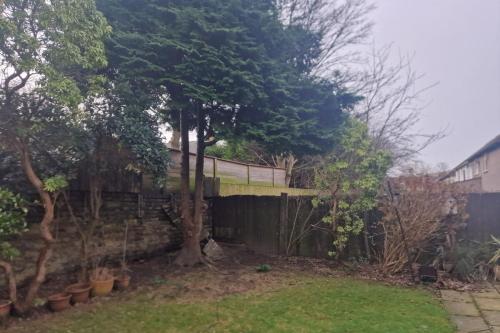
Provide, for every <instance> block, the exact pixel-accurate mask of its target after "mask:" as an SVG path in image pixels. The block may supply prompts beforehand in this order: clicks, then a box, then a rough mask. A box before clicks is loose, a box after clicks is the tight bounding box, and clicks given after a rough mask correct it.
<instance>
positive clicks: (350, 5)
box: [276, 0, 375, 79]
mask: <svg viewBox="0 0 500 333" xmlns="http://www.w3.org/2000/svg"><path fill="white" fill-rule="evenodd" d="M276 3H277V6H278V9H279V12H280V18H281V20H282V21H283V23H284V24H285V25H286V26H289V27H297V26H299V27H301V28H302V29H304V30H305V31H308V32H309V33H313V34H315V35H317V36H318V39H319V51H318V56H317V57H315V58H314V59H313V61H312V62H311V67H310V72H311V74H313V75H315V76H319V77H322V78H326V79H333V78H334V77H338V76H339V75H340V76H341V77H342V76H345V75H347V76H350V72H351V69H350V68H347V67H349V65H351V64H353V63H355V62H356V61H357V60H359V55H360V52H359V49H357V46H359V45H362V44H363V43H364V42H365V41H366V39H367V38H368V37H369V36H370V33H371V29H372V26H373V23H372V22H371V21H370V19H369V17H368V15H369V14H370V13H371V12H372V11H373V10H374V8H375V6H374V5H373V4H371V3H370V2H369V1H368V0H345V1H338V0H277V1H276ZM337 79H338V78H337Z"/></svg>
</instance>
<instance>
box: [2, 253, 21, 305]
mask: <svg viewBox="0 0 500 333" xmlns="http://www.w3.org/2000/svg"><path fill="white" fill-rule="evenodd" d="M0 268H2V269H3V271H4V274H5V285H6V286H7V288H8V291H9V299H10V301H11V302H12V303H14V304H16V303H17V285H16V277H15V275H14V271H13V270H12V265H11V264H10V263H9V262H7V261H3V260H0Z"/></svg>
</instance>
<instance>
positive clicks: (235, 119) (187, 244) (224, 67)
mask: <svg viewBox="0 0 500 333" xmlns="http://www.w3.org/2000/svg"><path fill="white" fill-rule="evenodd" d="M98 7H99V9H100V10H102V11H103V13H104V14H105V16H106V17H107V19H108V21H109V22H110V24H111V25H112V26H113V35H112V38H111V40H110V41H109V43H108V50H109V51H108V54H109V60H110V64H111V70H112V72H113V73H114V74H115V75H116V77H115V79H116V80H117V81H118V82H122V86H123V87H126V89H124V90H123V94H124V96H127V97H126V98H128V99H129V100H130V101H131V103H137V105H138V108H142V110H146V109H149V108H151V107H152V106H153V105H156V106H158V107H162V108H165V109H167V110H168V113H167V114H166V118H167V119H168V120H170V122H173V123H174V127H175V128H179V129H180V132H181V142H182V149H181V151H182V164H181V216H182V221H183V227H184V246H183V249H182V251H181V253H180V255H179V257H178V258H177V263H178V264H181V265H184V264H186V265H192V264H195V263H197V262H199V261H201V258H202V256H201V252H200V247H199V235H200V230H201V226H202V221H201V217H202V214H201V213H202V211H201V210H202V199H203V192H202V189H203V183H202V182H203V161H204V159H203V156H204V151H205V147H207V146H208V145H210V144H213V143H214V142H215V141H216V140H217V139H222V138H224V137H228V136H230V135H232V134H234V132H236V133H239V134H241V135H243V136H246V137H249V138H253V139H256V140H258V141H260V142H263V143H265V144H266V146H268V147H270V149H272V150H273V151H280V150H281V151H289V150H293V151H297V152H301V153H302V152H304V153H305V152H318V151H321V150H322V149H325V147H327V146H328V145H329V144H330V142H331V141H329V139H330V138H331V135H332V134H331V131H330V130H331V129H332V127H335V126H336V125H337V124H338V123H339V122H340V120H341V118H342V116H341V110H342V108H343V107H344V106H348V104H349V103H350V102H351V101H350V100H348V98H345V96H347V95H342V96H337V95H336V94H335V93H334V91H335V87H334V86H333V85H332V84H330V83H327V82H316V81H315V80H314V79H313V78H309V76H308V74H309V72H310V69H311V66H312V64H313V63H314V61H313V60H314V58H315V57H317V56H318V54H319V53H318V50H319V38H318V37H317V36H315V35H312V34H310V33H307V32H305V31H304V30H303V29H301V28H300V27H298V26H297V27H293V26H291V27H287V28H285V27H284V26H283V25H282V24H281V22H280V20H279V17H278V13H277V10H276V8H275V5H274V3H273V2H272V1H268V0H255V1H245V0H155V1H148V2H147V3H144V2H137V1H131V0H100V1H98ZM130 92H133V93H130ZM158 101H162V102H161V103H159V102H158ZM191 129H196V131H197V143H198V151H197V159H196V168H195V169H196V172H195V193H194V204H193V206H192V207H193V208H192V209H191V208H190V204H189V200H190V194H189V154H188V149H189V148H188V132H189V130H191ZM213 138H215V140H214V139H213ZM285 147H286V148H285Z"/></svg>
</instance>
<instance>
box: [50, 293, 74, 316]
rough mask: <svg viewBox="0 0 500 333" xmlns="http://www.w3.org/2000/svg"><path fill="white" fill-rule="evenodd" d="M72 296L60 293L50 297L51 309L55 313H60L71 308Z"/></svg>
mask: <svg viewBox="0 0 500 333" xmlns="http://www.w3.org/2000/svg"><path fill="white" fill-rule="evenodd" d="M70 299H71V294H68V293H59V294H55V295H52V296H49V298H48V300H49V307H50V309H51V310H52V311H54V312H60V311H63V310H66V309H68V308H69V307H71V304H70V302H69V301H70Z"/></svg>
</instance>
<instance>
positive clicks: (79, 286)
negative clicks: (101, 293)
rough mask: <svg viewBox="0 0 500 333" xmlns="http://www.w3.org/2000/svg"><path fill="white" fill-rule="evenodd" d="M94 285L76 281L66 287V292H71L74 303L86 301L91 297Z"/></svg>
mask: <svg viewBox="0 0 500 333" xmlns="http://www.w3.org/2000/svg"><path fill="white" fill-rule="evenodd" d="M90 289H92V286H91V285H90V284H88V283H75V284H72V285H70V286H68V287H67V288H66V292H67V293H68V294H71V300H72V301H73V303H86V302H88V300H89V297H90Z"/></svg>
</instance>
